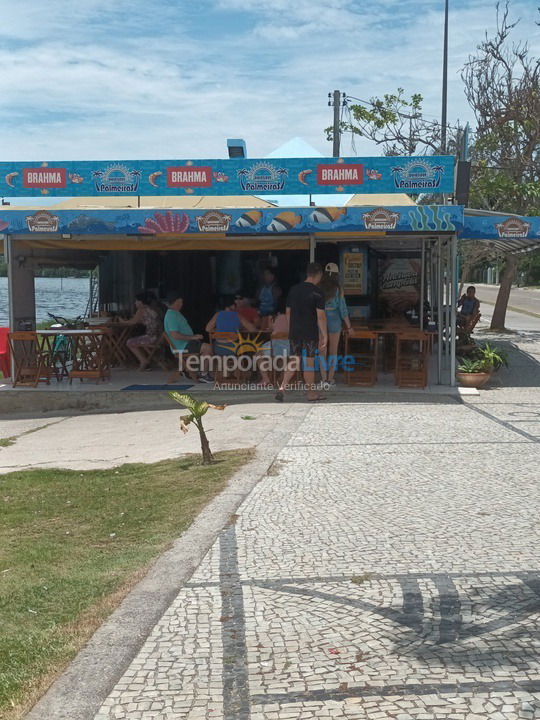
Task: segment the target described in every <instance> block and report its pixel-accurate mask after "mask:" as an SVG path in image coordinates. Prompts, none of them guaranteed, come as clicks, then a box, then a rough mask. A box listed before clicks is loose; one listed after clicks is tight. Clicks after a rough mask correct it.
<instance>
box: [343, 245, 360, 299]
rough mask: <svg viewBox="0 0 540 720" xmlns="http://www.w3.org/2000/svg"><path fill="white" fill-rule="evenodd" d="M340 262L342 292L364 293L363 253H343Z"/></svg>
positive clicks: (349, 293) (347, 293)
mask: <svg viewBox="0 0 540 720" xmlns="http://www.w3.org/2000/svg"><path fill="white" fill-rule="evenodd" d="M342 264H343V276H342V283H343V292H344V293H345V294H346V295H364V294H365V288H364V275H365V273H364V267H365V266H364V253H359V252H358V253H354V252H346V253H343V255H342Z"/></svg>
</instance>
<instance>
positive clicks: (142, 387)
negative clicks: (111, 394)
mask: <svg viewBox="0 0 540 720" xmlns="http://www.w3.org/2000/svg"><path fill="white" fill-rule="evenodd" d="M190 387H193V385H128V386H127V387H125V388H122V391H125V390H129V391H132V390H154V391H155V390H189V388H190Z"/></svg>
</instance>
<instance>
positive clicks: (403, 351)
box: [395, 330, 430, 388]
mask: <svg viewBox="0 0 540 720" xmlns="http://www.w3.org/2000/svg"><path fill="white" fill-rule="evenodd" d="M429 342H430V338H429V336H428V333H425V332H422V331H421V330H409V331H404V332H400V333H398V334H397V338H396V369H395V380H396V385H397V386H398V387H408V388H425V387H426V385H427V383H428V348H429Z"/></svg>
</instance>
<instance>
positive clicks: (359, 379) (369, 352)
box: [345, 329, 379, 387]
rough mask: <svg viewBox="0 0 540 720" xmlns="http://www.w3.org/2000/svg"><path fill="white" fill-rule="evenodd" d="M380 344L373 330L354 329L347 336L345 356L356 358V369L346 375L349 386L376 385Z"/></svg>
mask: <svg viewBox="0 0 540 720" xmlns="http://www.w3.org/2000/svg"><path fill="white" fill-rule="evenodd" d="M378 347H379V342H378V335H377V333H376V332H375V331H373V330H360V329H353V330H352V331H351V332H350V333H348V334H347V335H346V336H345V355H346V356H350V357H352V358H354V368H353V370H352V371H350V372H347V373H346V378H347V385H363V386H366V387H367V386H370V385H375V383H376V382H377V364H378V353H379V350H378Z"/></svg>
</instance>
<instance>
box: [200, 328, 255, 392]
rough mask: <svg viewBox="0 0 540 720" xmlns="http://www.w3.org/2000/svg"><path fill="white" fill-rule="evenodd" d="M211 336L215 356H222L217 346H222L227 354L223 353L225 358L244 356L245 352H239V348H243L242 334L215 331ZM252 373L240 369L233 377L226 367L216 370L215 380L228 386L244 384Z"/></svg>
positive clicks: (233, 372) (239, 332)
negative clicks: (229, 384)
mask: <svg viewBox="0 0 540 720" xmlns="http://www.w3.org/2000/svg"><path fill="white" fill-rule="evenodd" d="M209 335H210V344H211V346H212V351H213V353H214V354H215V355H220V354H221V353H220V352H216V344H218V346H221V348H223V350H224V351H225V352H223V353H222V354H223V356H224V357H226V356H227V355H234V356H236V357H240V356H241V355H243V354H246V353H243V352H241V351H240V352H239V348H241V346H242V332H241V331H238V332H220V331H217V330H213V331H212V332H210V333H209ZM218 350H219V347H218ZM227 350H230V352H227ZM249 374H250V371H249V370H241V369H240V368H236V370H234V371H232V373H231V375H229V374H228V371H227V370H226V369H225V367H222V368H220V369H215V371H214V380H215V381H216V382H217V383H222V384H227V383H232V384H236V383H244V382H246V381H247V379H248V377H249Z"/></svg>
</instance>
